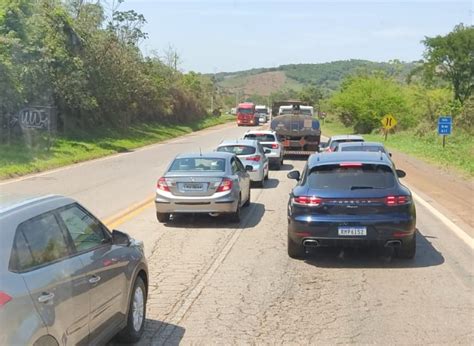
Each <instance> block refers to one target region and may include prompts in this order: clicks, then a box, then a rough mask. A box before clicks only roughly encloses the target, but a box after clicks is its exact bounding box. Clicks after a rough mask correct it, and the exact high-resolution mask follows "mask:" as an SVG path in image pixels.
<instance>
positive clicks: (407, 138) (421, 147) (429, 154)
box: [321, 115, 474, 178]
mask: <svg viewBox="0 0 474 346" xmlns="http://www.w3.org/2000/svg"><path fill="white" fill-rule="evenodd" d="M321 128H322V131H323V135H325V136H333V135H340V134H353V133H356V132H355V131H354V129H353V128H351V127H347V126H344V125H343V124H342V123H341V122H340V120H339V119H338V118H337V117H336V116H334V115H329V116H328V117H327V118H326V119H325V120H324V123H323V124H322V125H321ZM363 136H364V138H365V139H366V140H367V141H374V142H382V143H384V145H385V146H386V147H387V148H389V149H394V150H398V151H400V152H403V153H406V154H409V155H413V156H415V157H418V158H420V159H423V160H425V161H427V162H430V163H433V164H435V165H437V166H439V167H443V168H449V169H454V170H456V171H458V172H459V173H460V174H461V175H464V176H467V177H471V178H472V177H474V160H473V157H474V143H473V139H472V135H471V134H469V133H467V132H465V131H462V130H459V129H454V130H453V134H452V135H451V136H449V137H448V138H447V140H446V147H445V148H443V140H442V137H441V136H439V135H438V134H437V133H436V132H435V131H431V132H429V133H426V134H424V135H423V136H420V135H419V133H416V131H413V130H406V131H396V132H390V133H389V135H388V136H387V140H386V141H385V140H384V138H385V135H384V133H383V132H382V131H378V132H377V131H374V132H372V133H369V134H364V135H363Z"/></svg>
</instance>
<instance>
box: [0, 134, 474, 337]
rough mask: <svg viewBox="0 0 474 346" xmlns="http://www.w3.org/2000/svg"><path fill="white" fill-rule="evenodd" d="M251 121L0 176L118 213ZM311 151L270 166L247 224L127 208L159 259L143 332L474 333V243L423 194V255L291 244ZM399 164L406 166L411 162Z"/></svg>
mask: <svg viewBox="0 0 474 346" xmlns="http://www.w3.org/2000/svg"><path fill="white" fill-rule="evenodd" d="M245 131H246V129H245V128H237V127H235V125H225V126H221V127H219V128H214V129H209V130H205V131H202V132H198V133H195V134H193V135H189V136H185V137H182V138H180V139H177V140H173V141H170V142H168V143H165V144H159V145H155V146H150V147H147V148H145V149H142V150H137V151H135V152H131V153H126V154H121V155H117V156H115V157H111V158H107V159H103V160H97V161H94V162H89V163H85V164H81V165H77V166H73V167H70V168H66V169H63V170H58V171H54V172H49V173H44V174H41V175H38V176H32V177H27V178H24V179H20V180H17V181H10V182H5V183H2V184H1V185H0V189H1V190H2V192H5V191H6V192H10V193H24V194H27V193H61V194H66V195H70V196H72V197H75V198H77V199H78V200H80V201H81V202H83V203H84V204H85V205H86V206H88V207H89V208H90V209H91V210H92V211H93V212H94V213H96V214H97V215H99V216H101V217H103V218H109V217H111V216H113V215H115V214H117V213H120V211H123V210H126V209H127V208H129V207H130V206H132V205H136V204H137V203H139V202H142V201H146V200H147V198H148V197H149V196H150V194H152V193H153V191H154V188H155V184H156V179H157V178H158V177H159V176H160V174H161V173H162V171H163V169H164V168H165V166H166V165H167V164H168V162H169V161H170V160H171V159H172V157H173V156H174V155H175V154H177V153H179V152H187V151H193V152H196V151H199V147H200V148H201V149H202V150H203V151H205V150H212V149H213V148H214V147H215V146H216V145H217V144H218V143H219V142H220V140H222V139H224V138H238V137H240V136H241V135H242V134H243V133H244V132H245ZM303 165H304V161H295V160H293V161H289V160H287V161H286V164H285V166H284V167H283V169H282V170H281V171H271V172H270V180H269V181H268V182H267V184H266V186H265V188H263V189H258V188H256V189H254V190H253V191H252V204H251V205H250V207H248V208H245V209H244V211H243V213H244V216H243V220H242V221H241V222H240V224H233V223H229V222H228V221H227V220H225V219H223V218H212V217H208V216H202V217H190V216H187V217H183V216H181V217H178V218H176V220H173V221H172V222H170V223H168V224H166V225H163V224H159V223H158V222H157V221H156V218H155V213H154V207H153V205H152V204H151V203H148V204H143V205H140V207H137V208H133V210H130V212H129V213H126V214H122V215H121V217H119V218H116V219H115V221H114V224H115V225H118V228H120V229H121V230H124V231H127V232H129V233H130V234H131V235H132V236H134V237H137V238H139V239H143V240H144V242H145V248H146V254H147V257H148V261H149V267H150V292H149V300H148V309H147V318H148V320H147V327H146V334H145V335H144V338H143V340H142V341H141V344H143V345H148V344H177V343H184V344H195V343H197V344H210V343H215V344H236V343H239V344H241V343H258V344H261V343H268V344H274V343H285V344H335V343H357V344H367V343H379V344H381V343H384V344H422V343H423V344H425V343H436V344H454V343H457V344H472V343H473V342H474V294H473V293H474V292H473V291H474V290H473V288H474V283H473V277H474V276H473V274H474V269H473V260H474V256H473V252H472V248H471V247H470V246H469V245H468V244H467V243H466V242H465V241H463V240H462V239H461V238H460V237H459V236H458V235H456V234H455V232H453V230H452V229H451V228H449V227H448V226H447V225H446V224H445V223H443V222H441V221H440V220H439V218H438V217H437V216H436V215H434V214H433V213H432V212H431V211H430V210H428V209H427V208H426V207H425V206H424V205H422V204H420V203H418V204H417V216H418V232H419V233H418V234H419V237H418V244H417V255H416V258H415V260H413V261H403V260H399V259H396V258H393V257H392V253H391V251H390V250H389V249H387V250H380V251H376V250H370V251H367V250H363V249H361V250H345V251H341V250H340V249H318V250H317V251H316V252H315V253H314V254H312V256H310V257H309V258H308V259H307V260H304V261H299V260H293V259H290V258H289V257H288V255H287V252H286V227H287V220H286V208H287V198H288V193H289V192H290V190H291V188H292V186H293V185H294V181H291V180H289V179H287V178H286V174H287V172H288V171H289V170H291V169H301V168H302V167H303ZM399 168H401V169H403V167H402V166H399Z"/></svg>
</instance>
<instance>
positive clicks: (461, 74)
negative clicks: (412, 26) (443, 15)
mask: <svg viewBox="0 0 474 346" xmlns="http://www.w3.org/2000/svg"><path fill="white" fill-rule="evenodd" d="M423 43H424V44H425V46H426V49H425V53H424V56H425V59H426V64H425V67H426V69H425V70H426V73H427V75H428V76H440V77H441V78H443V79H445V80H448V81H449V82H450V83H451V84H452V87H453V91H454V98H455V99H456V100H459V101H460V102H461V103H463V102H464V101H465V100H466V99H468V98H469V96H470V95H471V94H472V92H473V90H474V26H464V25H463V24H459V25H457V26H456V27H455V28H454V30H453V31H452V32H450V33H449V34H447V35H445V36H436V37H426V38H425V40H424V41H423Z"/></svg>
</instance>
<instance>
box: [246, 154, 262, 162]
mask: <svg viewBox="0 0 474 346" xmlns="http://www.w3.org/2000/svg"><path fill="white" fill-rule="evenodd" d="M245 159H246V160H249V161H256V162H258V161H260V159H261V156H260V155H255V156H250V157H247V158H245Z"/></svg>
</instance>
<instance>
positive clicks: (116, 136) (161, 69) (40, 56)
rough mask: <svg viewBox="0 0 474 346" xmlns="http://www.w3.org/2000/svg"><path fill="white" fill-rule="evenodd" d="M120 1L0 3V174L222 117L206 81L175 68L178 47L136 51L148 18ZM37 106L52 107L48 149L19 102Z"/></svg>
mask: <svg viewBox="0 0 474 346" xmlns="http://www.w3.org/2000/svg"><path fill="white" fill-rule="evenodd" d="M122 2H123V1H113V2H111V3H106V2H101V1H76V0H67V1H60V0H38V1H30V0H3V1H0V177H9V176H15V175H20V174H26V173H30V172H34V171H39V170H44V169H49V168H53V167H58V166H61V165H66V164H69V163H73V162H78V161H83V160H87V159H91V158H95V157H100V156H104V155H108V154H111V153H115V152H119V151H123V150H128V149H132V148H135V147H138V146H140V145H145V144H149V143H152V142H156V141H160V140H163V139H168V138H171V137H174V136H177V135H180V134H183V133H187V132H190V131H191V130H195V129H201V128H204V127H206V126H211V125H213V124H218V123H221V122H225V121H227V120H228V119H226V118H223V119H215V118H214V117H209V113H211V109H210V108H211V104H213V106H214V107H213V108H214V110H216V109H217V110H219V100H220V99H219V95H218V94H217V93H216V89H215V85H214V81H213V79H212V78H211V77H209V76H204V75H202V74H199V73H195V72H188V73H183V72H181V71H180V69H179V68H180V56H179V54H178V53H177V51H176V49H174V48H173V47H172V46H170V47H169V48H168V49H167V50H165V51H163V52H157V53H154V54H153V55H152V56H143V55H142V53H141V51H140V49H139V45H140V44H141V43H142V42H143V41H144V40H146V39H147V36H148V35H147V33H146V32H144V31H143V30H142V28H143V25H144V24H145V23H146V19H145V17H144V16H143V15H141V14H139V13H137V12H135V11H133V10H129V11H121V10H120V4H121V3H122ZM104 4H105V5H104ZM109 5H111V7H110V6H109ZM40 106H45V107H50V109H53V112H52V113H53V117H52V118H51V119H50V120H49V122H48V128H51V130H52V131H51V132H52V143H53V144H52V147H51V148H49V150H48V146H49V145H47V144H46V142H47V141H46V140H45V139H44V138H45V137H46V133H45V132H47V131H46V130H45V129H42V130H38V129H32V128H25V127H24V126H23V124H22V123H21V122H20V120H21V115H20V110H21V109H24V108H27V107H40ZM218 113H220V112H218Z"/></svg>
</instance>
